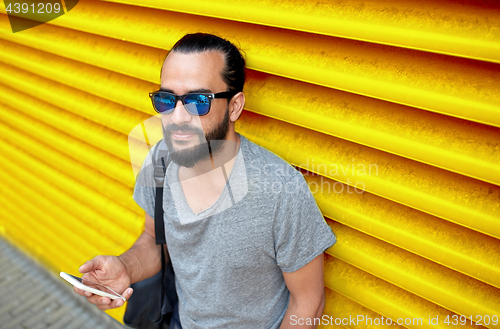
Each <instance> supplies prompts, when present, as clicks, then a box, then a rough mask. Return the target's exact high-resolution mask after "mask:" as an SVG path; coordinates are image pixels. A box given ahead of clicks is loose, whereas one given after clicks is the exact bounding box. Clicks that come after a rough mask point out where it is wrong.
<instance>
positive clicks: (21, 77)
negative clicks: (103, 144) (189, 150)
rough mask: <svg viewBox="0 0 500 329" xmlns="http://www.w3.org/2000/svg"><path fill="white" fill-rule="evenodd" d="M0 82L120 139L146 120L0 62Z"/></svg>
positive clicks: (146, 117) (82, 92)
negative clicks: (115, 132)
mask: <svg viewBox="0 0 500 329" xmlns="http://www.w3.org/2000/svg"><path fill="white" fill-rule="evenodd" d="M0 79H1V81H2V84H4V85H6V86H8V87H10V88H12V89H16V90H17V91H19V92H21V93H25V94H26V95H29V96H30V97H34V98H37V99H39V100H41V101H44V102H46V103H49V104H51V105H54V106H56V107H59V108H61V109H64V110H66V111H68V112H71V113H73V114H75V115H78V116H81V117H82V118H84V119H87V120H90V121H93V122H94V123H96V124H99V125H101V126H103V127H106V128H109V129H113V130H115V131H117V132H119V133H122V134H124V135H128V134H129V133H130V131H131V130H132V129H133V128H134V127H135V126H136V125H138V124H140V123H141V122H142V121H144V120H146V119H148V118H149V117H150V115H147V114H145V113H143V112H139V111H136V110H134V109H131V108H129V107H126V106H123V105H120V104H118V103H115V102H111V101H108V100H106V99H103V98H100V97H96V96H94V95H92V94H89V93H86V92H84V91H81V90H78V89H76V88H73V87H70V86H68V85H66V84H63V83H58V82H55V81H53V80H50V79H47V78H43V77H41V76H39V75H37V74H35V73H33V72H28V71H24V70H21V69H19V68H16V67H13V66H10V65H6V64H4V63H1V62H0ZM67 83H70V81H67ZM125 92H126V91H125Z"/></svg>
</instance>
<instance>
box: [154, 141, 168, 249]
mask: <svg viewBox="0 0 500 329" xmlns="http://www.w3.org/2000/svg"><path fill="white" fill-rule="evenodd" d="M161 142H162V140H160V141H159V142H158V143H156V145H155V146H154V147H153V152H152V153H153V154H152V155H153V157H152V162H153V166H154V180H155V188H156V194H155V218H154V220H155V236H156V244H166V240H165V223H164V222H163V183H164V181H165V173H166V169H167V167H168V164H169V163H170V156H169V154H168V153H166V154H160V153H161V152H160V143H161ZM162 155H163V156H162Z"/></svg>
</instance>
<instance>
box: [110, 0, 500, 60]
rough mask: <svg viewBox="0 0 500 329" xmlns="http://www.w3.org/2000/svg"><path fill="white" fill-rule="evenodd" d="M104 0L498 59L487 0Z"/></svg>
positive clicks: (494, 16)
mask: <svg viewBox="0 0 500 329" xmlns="http://www.w3.org/2000/svg"><path fill="white" fill-rule="evenodd" d="M106 1H110V2H116V3H123V4H128V5H134V6H143V7H148V8H158V9H164V10H168V11H176V12H180V13H186V14H195V15H200V16H208V17H214V18H221V19H227V20H234V21H240V22H247V23H252V24H257V25H267V26H273V27H279V28H284V29H288V30H297V31H303V32H308V33H313V34H325V35H330V36H336V37H342V38H349V39H355V40H361V41H368V42H374V43H381V44H386V45H393V46H397V47H405V48H413V49H420V50H423V51H428V52H436V53H443V54H448V55H452V56H459V57H469V58H475V59H480V60H485V61H492V62H497V63H500V33H499V32H498V31H499V30H498V27H500V23H498V22H500V12H499V11H497V10H494V9H496V7H494V6H489V5H488V4H487V3H486V2H485V1H468V2H466V3H464V2H461V3H458V2H454V1H440V2H435V1H430V0H427V1H418V2H412V1H397V2H396V1H394V2H383V3H377V2H374V1H366V0H357V1H352V0H351V1H349V2H335V1H315V2H302V3H297V2H295V1H292V0H279V1H273V2H269V1H265V0H260V1H251V2H248V1H244V0H239V1H227V0H217V1H210V2H206V1H202V0H195V1H189V2H188V3H179V2H177V1H173V0H106ZM443 20H446V21H448V24H447V25H446V26H443V25H442V24H441V22H442V21H443ZM492 22H496V23H497V25H494V24H492ZM492 25H493V26H492ZM495 27H497V30H495ZM488 32H489V33H488ZM409 36H411V38H409Z"/></svg>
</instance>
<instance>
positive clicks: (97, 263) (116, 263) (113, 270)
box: [73, 256, 133, 311]
mask: <svg viewBox="0 0 500 329" xmlns="http://www.w3.org/2000/svg"><path fill="white" fill-rule="evenodd" d="M79 271H80V273H85V274H84V275H83V279H86V280H89V281H94V282H98V283H101V284H104V285H106V286H108V287H110V288H111V289H113V290H114V291H116V292H117V293H119V294H121V295H122V296H123V297H125V299H127V300H128V299H129V298H130V296H131V295H132V292H133V291H132V288H129V286H130V283H131V281H130V277H129V275H128V273H127V269H126V268H125V265H124V264H123V263H122V261H121V260H120V259H119V258H118V257H115V256H97V257H95V258H94V259H92V260H89V261H87V262H85V264H83V265H82V266H80V268H79ZM73 290H74V291H75V292H76V293H77V294H79V295H81V296H85V297H87V300H88V301H89V302H90V303H91V304H95V305H96V306H97V307H98V308H99V309H100V310H103V311H104V310H108V309H111V308H116V307H120V306H122V305H123V304H124V302H123V300H122V299H115V300H111V299H110V298H109V297H103V296H99V295H95V294H92V293H91V292H88V291H84V290H81V289H78V288H76V287H73Z"/></svg>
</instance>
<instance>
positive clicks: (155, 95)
mask: <svg viewBox="0 0 500 329" xmlns="http://www.w3.org/2000/svg"><path fill="white" fill-rule="evenodd" d="M236 94H237V93H236V92H234V91H224V92H221V93H216V94H209V93H192V94H186V95H176V94H172V93H169V92H166V91H154V92H152V93H149V97H150V98H151V102H153V107H154V109H155V111H156V112H158V113H160V114H170V113H172V112H173V111H174V109H175V106H176V105H177V102H178V101H179V100H180V101H181V102H182V105H184V108H185V109H186V111H188V113H189V114H192V115H197V116H201V115H206V114H208V112H210V105H212V99H216V98H225V99H231V98H232V97H233V96H234V95H236Z"/></svg>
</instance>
